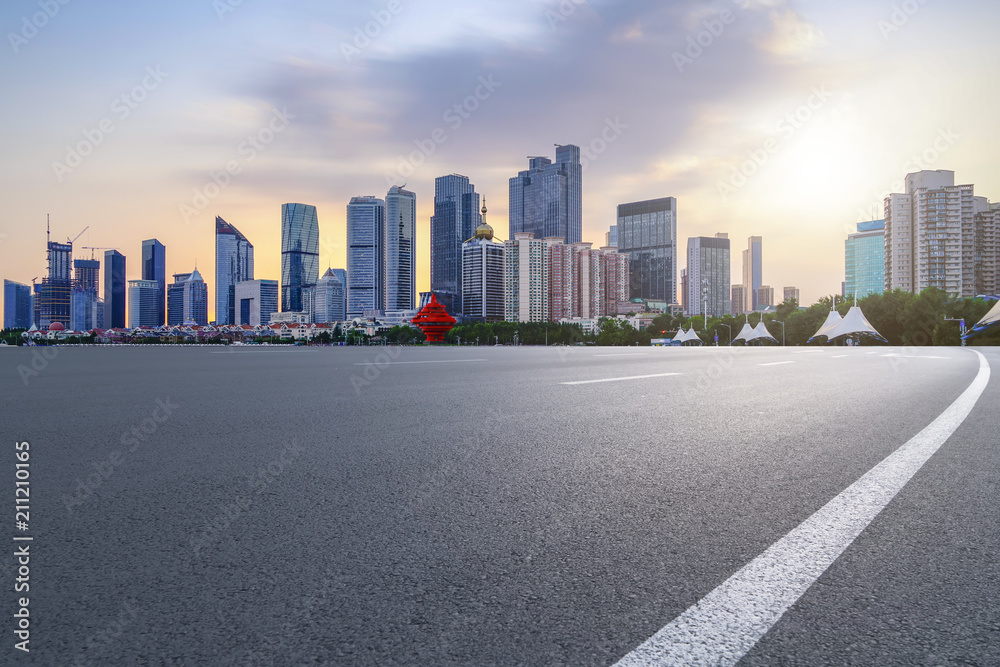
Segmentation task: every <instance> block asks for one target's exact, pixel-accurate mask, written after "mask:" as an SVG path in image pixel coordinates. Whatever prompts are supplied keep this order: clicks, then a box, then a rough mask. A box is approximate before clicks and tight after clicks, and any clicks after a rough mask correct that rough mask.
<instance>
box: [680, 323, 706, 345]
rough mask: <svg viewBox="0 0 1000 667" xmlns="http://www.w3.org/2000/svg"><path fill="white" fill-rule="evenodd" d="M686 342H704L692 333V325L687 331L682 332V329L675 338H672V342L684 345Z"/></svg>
mask: <svg viewBox="0 0 1000 667" xmlns="http://www.w3.org/2000/svg"><path fill="white" fill-rule="evenodd" d="M688 341H698V342H699V343H704V342H705V341H703V340H702V339H701V336H699V335H698V334H696V333H695V332H694V325H692V326H691V328H690V329H688V330H687V331H684V328H683V327H682V328H681V330H680V332H679V333H678V335H677V337H676V338H674V342H681V343H686V342H688Z"/></svg>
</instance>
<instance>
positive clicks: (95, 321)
mask: <svg viewBox="0 0 1000 667" xmlns="http://www.w3.org/2000/svg"><path fill="white" fill-rule="evenodd" d="M100 285H101V262H100V260H97V259H75V260H73V290H72V292H71V293H70V316H69V325H68V326H69V329H71V330H72V331H90V330H91V329H103V328H104V303H103V302H102V301H101V299H100V297H99V296H98V294H99V293H100Z"/></svg>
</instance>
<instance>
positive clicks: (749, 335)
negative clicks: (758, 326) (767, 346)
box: [730, 317, 754, 344]
mask: <svg viewBox="0 0 1000 667" xmlns="http://www.w3.org/2000/svg"><path fill="white" fill-rule="evenodd" d="M753 339H754V332H753V329H752V328H750V318H749V317H748V318H747V321H746V322H744V323H743V328H742V329H740V333H739V334H738V335H737V336H736V338H734V339H733V340H732V341H731V343H730V344H732V343H735V342H736V341H738V340H742V341H747V342H749V341H751V340H753Z"/></svg>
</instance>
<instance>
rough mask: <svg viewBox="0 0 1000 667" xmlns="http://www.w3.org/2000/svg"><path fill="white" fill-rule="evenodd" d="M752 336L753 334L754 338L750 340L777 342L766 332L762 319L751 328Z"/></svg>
mask: <svg viewBox="0 0 1000 667" xmlns="http://www.w3.org/2000/svg"><path fill="white" fill-rule="evenodd" d="M753 334H754V336H753V338H751V339H750V340H764V339H768V340H773V341H774V342H775V343H777V342H778V339H777V338H775V337H774V336H772V335H771V332H770V331H768V330H767V327H765V326H764V318H763V317H761V318H760V322H758V323H757V326H755V327H754V328H753Z"/></svg>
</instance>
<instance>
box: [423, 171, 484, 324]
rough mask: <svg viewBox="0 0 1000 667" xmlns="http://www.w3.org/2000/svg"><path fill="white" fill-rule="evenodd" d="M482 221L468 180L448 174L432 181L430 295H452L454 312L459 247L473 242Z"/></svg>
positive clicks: (459, 276)
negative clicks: (443, 293)
mask: <svg viewBox="0 0 1000 667" xmlns="http://www.w3.org/2000/svg"><path fill="white" fill-rule="evenodd" d="M482 220H483V216H482V213H480V211H479V193H477V192H476V186H475V185H473V184H471V183H470V182H469V179H468V177H467V176H462V175H460V174H451V175H449V176H440V177H438V178H436V179H434V215H433V216H432V217H431V291H433V292H447V293H448V294H450V295H452V303H454V304H455V306H456V310H460V309H461V307H462V306H461V304H462V244H463V243H465V242H466V241H468V240H469V239H470V238H472V235H473V233H474V232H475V229H476V227H478V226H479V225H480V224H482Z"/></svg>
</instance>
